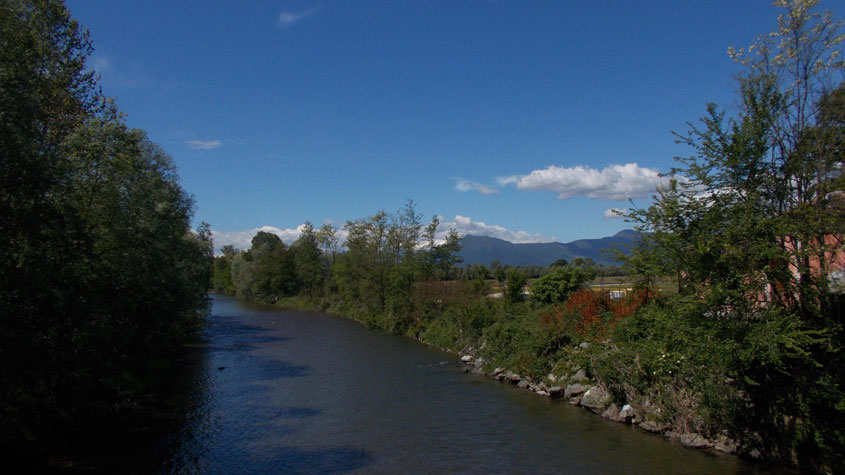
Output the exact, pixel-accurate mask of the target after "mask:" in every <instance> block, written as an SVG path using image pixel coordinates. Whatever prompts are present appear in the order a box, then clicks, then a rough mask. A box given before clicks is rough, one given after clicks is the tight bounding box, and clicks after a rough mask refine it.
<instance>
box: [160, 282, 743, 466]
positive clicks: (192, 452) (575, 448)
mask: <svg viewBox="0 0 845 475" xmlns="http://www.w3.org/2000/svg"><path fill="white" fill-rule="evenodd" d="M202 341H203V342H202V344H201V345H199V347H197V348H196V352H195V359H194V360H193V363H192V364H193V365H194V369H193V371H190V372H189V377H186V380H185V384H184V391H185V401H186V403H185V407H184V412H183V415H182V416H181V422H180V424H179V425H178V426H177V428H176V430H175V431H174V432H173V433H172V434H170V435H168V436H167V437H165V438H164V439H163V442H161V443H160V444H159V445H158V446H157V448H156V450H155V458H156V459H155V460H149V459H148V460H147V461H148V462H149V463H153V464H154V465H155V467H156V469H157V470H160V471H164V472H178V473H221V474H222V473H227V474H228V473H325V472H349V473H443V472H450V473H480V472H486V473H490V472H493V473H551V472H556V473H625V474H630V473H718V474H728V473H747V472H753V471H754V469H753V467H750V466H749V465H747V464H745V463H744V462H743V461H742V460H740V459H738V458H736V457H732V456H725V455H720V454H714V453H710V452H702V451H695V450H690V449H684V448H682V447H681V446H679V445H678V444H674V443H671V442H667V441H665V440H663V439H662V438H661V437H659V436H655V435H651V434H646V433H644V432H642V431H639V430H638V429H636V428H633V427H630V426H626V425H622V424H615V423H611V422H608V421H606V420H604V419H602V418H601V417H598V416H596V415H593V414H591V413H589V412H588V411H585V410H583V409H580V408H575V407H571V406H569V405H568V404H566V403H565V402H562V401H557V400H550V399H548V398H544V397H540V396H537V395H535V394H533V393H531V392H529V391H524V390H520V389H517V388H516V387H513V386H511V385H507V384H502V383H499V382H496V381H494V380H492V379H491V378H486V377H483V376H478V375H473V374H467V373H464V372H463V370H462V365H461V364H460V363H459V361H458V358H457V357H456V356H454V355H450V354H447V353H444V352H442V351H439V350H435V349H432V348H429V347H427V346H425V345H423V344H420V343H417V342H414V341H411V340H409V339H406V338H402V337H397V336H393V335H388V334H385V333H383V332H379V331H373V330H368V329H366V328H363V327H361V326H360V325H358V324H356V323H355V322H352V321H350V320H346V319H343V318H339V317H333V316H329V315H324V314H320V313H313V312H303V311H282V310H279V309H276V308H273V307H270V306H264V305H258V304H252V303H245V302H241V301H238V300H235V299H233V298H229V297H224V296H214V299H213V309H212V315H211V317H210V320H209V324H208V326H207V327H206V328H205V330H204V332H203V339H202Z"/></svg>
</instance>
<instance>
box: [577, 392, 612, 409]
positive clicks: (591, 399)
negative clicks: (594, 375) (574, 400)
mask: <svg viewBox="0 0 845 475" xmlns="http://www.w3.org/2000/svg"><path fill="white" fill-rule="evenodd" d="M609 403H610V394H608V393H607V391H605V390H604V388H602V387H601V386H593V387H591V388H590V389H588V390H587V392H585V393H584V396H582V397H581V405H582V406H584V407H586V408H587V409H589V410H591V411H593V412H595V413H596V414H601V413H602V412H604V409H605V408H606V407H607V405H608V404H609Z"/></svg>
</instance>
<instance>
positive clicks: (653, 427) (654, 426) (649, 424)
mask: <svg viewBox="0 0 845 475" xmlns="http://www.w3.org/2000/svg"><path fill="white" fill-rule="evenodd" d="M668 428H669V425H668V424H663V423H662V422H654V421H644V422H642V423H640V429H642V430H644V431H646V432H652V433H654V434H662V433H663V432H666V429H668Z"/></svg>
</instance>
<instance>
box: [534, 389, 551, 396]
mask: <svg viewBox="0 0 845 475" xmlns="http://www.w3.org/2000/svg"><path fill="white" fill-rule="evenodd" d="M537 395H538V396H548V395H549V392H548V391H543V390H542V389H541V390H539V391H537Z"/></svg>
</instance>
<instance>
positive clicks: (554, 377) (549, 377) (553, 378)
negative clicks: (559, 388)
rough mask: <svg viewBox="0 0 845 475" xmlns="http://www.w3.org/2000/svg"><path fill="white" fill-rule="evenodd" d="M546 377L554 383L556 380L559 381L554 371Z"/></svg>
mask: <svg viewBox="0 0 845 475" xmlns="http://www.w3.org/2000/svg"><path fill="white" fill-rule="evenodd" d="M546 378H547V379H548V380H549V381H550V382H552V383H554V382H555V381H557V376H555V375H553V374H552V373H549V375H548V376H546Z"/></svg>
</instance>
